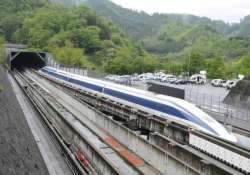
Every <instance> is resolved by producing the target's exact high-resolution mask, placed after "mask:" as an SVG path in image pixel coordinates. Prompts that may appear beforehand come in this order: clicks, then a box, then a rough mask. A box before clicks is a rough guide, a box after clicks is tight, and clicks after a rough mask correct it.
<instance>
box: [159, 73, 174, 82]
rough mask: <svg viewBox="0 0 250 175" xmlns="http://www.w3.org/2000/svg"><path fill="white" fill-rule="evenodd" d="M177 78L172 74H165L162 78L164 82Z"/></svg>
mask: <svg viewBox="0 0 250 175" xmlns="http://www.w3.org/2000/svg"><path fill="white" fill-rule="evenodd" d="M176 80H177V78H176V76H174V75H172V74H166V75H165V76H163V77H162V78H161V81H162V82H169V83H171V82H174V81H176Z"/></svg>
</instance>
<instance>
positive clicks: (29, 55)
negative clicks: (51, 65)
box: [8, 51, 47, 70]
mask: <svg viewBox="0 0 250 175" xmlns="http://www.w3.org/2000/svg"><path fill="white" fill-rule="evenodd" d="M46 55H47V54H46V53H45V52H24V51H21V52H20V51H19V52H13V51H12V52H10V53H9V56H8V64H9V66H10V68H11V69H12V70H13V69H23V68H34V69H39V68H42V67H44V66H45V65H46Z"/></svg>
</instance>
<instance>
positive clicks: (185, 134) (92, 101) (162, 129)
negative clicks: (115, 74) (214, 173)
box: [36, 72, 250, 174]
mask: <svg viewBox="0 0 250 175" xmlns="http://www.w3.org/2000/svg"><path fill="white" fill-rule="evenodd" d="M36 74H38V75H39V76H42V77H43V78H46V79H47V80H49V81H50V82H53V83H54V84H55V85H57V87H59V88H62V89H63V90H64V91H66V92H67V93H68V94H70V95H71V96H74V97H75V98H76V99H78V100H79V101H82V102H84V103H87V104H89V105H91V106H94V107H96V108H98V110H100V111H102V112H104V113H108V114H110V115H112V116H115V117H119V118H121V119H122V120H124V121H127V123H126V124H127V125H129V127H130V128H133V127H134V128H140V129H147V130H149V131H150V132H157V133H158V135H162V136H163V138H164V137H167V138H168V139H169V138H170V139H173V140H175V141H177V142H178V143H181V144H182V145H187V144H189V143H190V142H189V141H190V138H189V137H190V130H189V128H186V127H183V126H179V125H178V124H176V123H168V122H167V121H165V120H162V119H161V118H156V117H154V116H152V115H150V114H148V113H145V112H143V111H139V110H134V109H132V108H131V107H129V106H125V105H122V104H119V103H117V102H113V101H110V100H109V99H106V98H103V97H101V96H98V95H97V94H92V93H90V92H88V91H85V90H82V89H78V88H77V87H74V86H72V85H70V84H66V83H64V82H62V81H60V80H57V79H55V78H51V77H49V76H47V75H45V74H42V73H40V72H36ZM145 118H146V119H147V120H145ZM131 121H132V122H131ZM133 121H134V122H133ZM130 123H133V124H132V125H131V124H130ZM148 123H149V127H147V124H148ZM142 124H144V125H142ZM166 126H167V127H166ZM192 132H194V131H192ZM197 135H198V136H202V138H203V139H204V140H210V141H213V142H214V143H216V144H218V143H219V145H221V146H223V145H225V146H226V147H227V148H228V149H229V151H230V152H232V151H233V152H237V153H239V154H240V155H243V156H244V157H246V158H247V159H249V158H250V156H249V150H248V149H247V148H242V147H240V146H238V145H235V144H232V143H229V142H226V141H222V140H219V139H217V138H215V137H211V136H207V135H204V134H200V133H197V132H194V135H192V136H193V138H194V137H195V136H197ZM204 140H203V141H204ZM200 141H202V140H200ZM167 142H169V141H167ZM167 142H166V143H167ZM193 143H195V142H193ZM191 147H193V148H196V149H197V150H199V151H201V152H203V153H206V154H207V155H209V156H211V157H213V158H216V159H217V160H219V161H221V162H223V163H225V164H226V165H229V166H231V167H233V168H235V169H236V170H237V171H240V172H243V173H245V174H247V173H248V172H247V171H246V170H244V169H241V168H240V167H238V166H235V165H234V164H233V163H232V162H227V161H226V160H224V159H223V158H220V157H216V155H215V154H217V153H218V152H214V153H211V152H210V153H209V152H207V151H203V150H202V149H201V146H196V145H191ZM217 149H218V148H217ZM224 153H227V152H224ZM228 154H229V153H228ZM244 157H243V158H244ZM246 161H247V160H246ZM248 163H250V162H248ZM245 166H248V164H246V165H245ZM246 168H247V167H246Z"/></svg>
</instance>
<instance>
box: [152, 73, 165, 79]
mask: <svg viewBox="0 0 250 175" xmlns="http://www.w3.org/2000/svg"><path fill="white" fill-rule="evenodd" d="M165 75H166V74H165V73H163V72H156V73H155V74H154V79H155V80H161V78H162V77H163V76H165Z"/></svg>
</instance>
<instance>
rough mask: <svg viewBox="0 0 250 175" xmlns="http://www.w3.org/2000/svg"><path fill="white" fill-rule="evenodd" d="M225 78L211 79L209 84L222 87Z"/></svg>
mask: <svg viewBox="0 0 250 175" xmlns="http://www.w3.org/2000/svg"><path fill="white" fill-rule="evenodd" d="M226 82H227V81H226V80H222V79H213V80H212V81H211V85H212V86H215V87H223V83H226Z"/></svg>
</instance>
